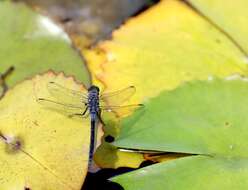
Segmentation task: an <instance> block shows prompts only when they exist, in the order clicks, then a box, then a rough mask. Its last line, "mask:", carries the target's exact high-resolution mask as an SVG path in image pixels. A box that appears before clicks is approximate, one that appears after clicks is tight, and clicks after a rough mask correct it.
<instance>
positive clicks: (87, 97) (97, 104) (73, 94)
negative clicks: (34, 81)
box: [37, 81, 143, 165]
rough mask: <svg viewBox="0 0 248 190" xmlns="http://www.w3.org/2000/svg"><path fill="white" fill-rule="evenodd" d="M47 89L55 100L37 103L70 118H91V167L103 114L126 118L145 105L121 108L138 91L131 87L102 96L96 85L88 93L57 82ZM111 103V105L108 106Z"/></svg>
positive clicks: (39, 99) (40, 99)
mask: <svg viewBox="0 0 248 190" xmlns="http://www.w3.org/2000/svg"><path fill="white" fill-rule="evenodd" d="M47 89H48V92H49V93H50V95H51V96H52V97H53V98H55V100H52V99H46V98H38V99H37V101H38V102H39V103H40V104H43V105H44V106H46V107H49V108H51V109H54V110H56V111H59V112H62V113H63V114H65V115H67V116H69V117H74V116H79V117H81V118H87V117H88V116H90V122H91V123H90V124H91V137H90V150H89V165H91V163H92V161H93V154H94V151H95V139H96V124H97V122H101V123H102V124H104V122H103V120H102V118H101V112H102V111H107V112H114V113H120V114H122V116H124V115H128V114H129V113H131V111H132V110H134V109H137V108H140V107H143V104H133V105H125V106H121V105H122V104H123V103H124V102H126V101H127V100H129V98H130V97H131V96H132V95H133V94H134V93H135V91H136V89H135V87H134V86H129V87H127V88H124V89H121V90H118V91H114V92H109V93H103V94H100V89H99V88H98V87H97V86H95V85H92V86H90V87H89V88H88V90H87V92H81V91H77V90H72V89H68V88H66V87H64V86H62V85H60V84H58V83H56V82H53V81H51V82H49V83H48V84H47ZM110 103H111V105H108V104H110Z"/></svg>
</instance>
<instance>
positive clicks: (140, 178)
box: [113, 156, 248, 190]
mask: <svg viewBox="0 0 248 190" xmlns="http://www.w3.org/2000/svg"><path fill="white" fill-rule="evenodd" d="M247 176H248V162H247V160H246V159H236V160H232V159H231V160H229V159H226V158H224V159H222V158H214V159H213V158H211V157H207V156H193V157H186V158H180V159H177V160H174V161H169V162H166V163H164V162H163V163H160V164H155V165H153V166H150V167H145V168H142V169H139V170H137V171H134V172H129V173H128V174H124V175H122V176H118V177H116V178H114V179H113V181H115V182H118V183H121V184H122V185H123V187H124V188H125V190H131V189H132V190H134V189H135V190H136V189H143V190H147V189H155V190H164V189H166V190H175V189H176V190H185V189H190V190H199V189H201V190H210V189H216V190H217V189H226V190H232V189H236V190H238V189H240V190H242V189H247V187H248V182H247V180H246V179H247Z"/></svg>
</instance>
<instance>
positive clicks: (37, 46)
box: [0, 1, 90, 86]
mask: <svg viewBox="0 0 248 190" xmlns="http://www.w3.org/2000/svg"><path fill="white" fill-rule="evenodd" d="M0 23H1V30H0V41H1V45H0V65H1V69H0V72H4V71H5V70H7V69H8V68H9V67H10V66H14V67H15V72H14V74H13V75H12V76H11V77H10V78H9V79H8V81H7V84H8V85H10V86H13V85H14V84H16V83H17V82H20V81H22V80H23V79H25V78H28V77H31V76H34V75H35V74H37V73H41V72H44V71H47V70H51V69H52V70H54V71H56V72H58V71H63V72H65V74H66V75H74V76H75V77H76V78H77V79H78V80H79V81H81V82H84V84H85V85H86V86H88V85H89V84H90V77H89V73H88V71H87V69H86V67H85V65H84V64H83V62H82V59H81V57H80V55H79V54H78V52H76V51H75V50H74V49H73V48H72V47H71V46H72V44H71V41H70V39H69V37H68V36H67V34H66V33H64V31H63V30H62V29H61V28H60V27H59V26H57V25H56V24H55V23H53V22H52V21H51V20H50V19H49V18H47V17H45V16H42V15H39V14H37V13H34V12H33V11H31V10H30V9H29V8H28V7H26V6H25V5H24V4H14V3H11V2H8V1H4V2H3V1H1V2H0Z"/></svg>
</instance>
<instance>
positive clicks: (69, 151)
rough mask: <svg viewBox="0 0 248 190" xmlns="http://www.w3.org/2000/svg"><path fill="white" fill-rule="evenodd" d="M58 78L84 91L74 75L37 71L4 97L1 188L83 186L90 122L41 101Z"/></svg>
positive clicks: (0, 128) (0, 137)
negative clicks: (65, 75)
mask: <svg viewBox="0 0 248 190" xmlns="http://www.w3.org/2000/svg"><path fill="white" fill-rule="evenodd" d="M50 81H55V82H57V83H60V84H63V85H64V86H66V87H68V88H72V89H75V90H81V89H82V90H83V88H82V86H80V85H78V84H76V83H75V82H74V80H73V79H72V78H65V77H64V76H63V75H59V76H57V77H56V76H55V75H54V74H52V73H48V74H45V75H42V76H41V75H40V76H36V77H35V78H33V79H30V80H26V81H24V82H22V83H19V84H18V85H16V86H15V87H14V88H13V89H11V90H9V91H8V92H7V94H6V96H5V97H4V98H3V99H2V100H1V101H0V123H1V126H0V152H1V158H0V167H1V171H0V179H1V180H0V189H24V188H25V187H26V188H29V189H36V190H50V189H60V190H63V189H64V190H69V189H71V190H79V189H80V188H81V185H82V183H83V181H84V178H85V175H86V172H87V167H88V152H89V137H90V125H89V120H87V119H84V120H83V119H78V120H77V119H72V118H68V117H66V116H64V115H62V114H59V113H57V112H54V111H52V110H50V109H47V108H45V107H43V106H41V105H40V104H38V103H37V102H36V99H37V97H38V96H39V97H48V95H49V93H48V91H47V83H48V82H50Z"/></svg>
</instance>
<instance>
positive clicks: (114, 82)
mask: <svg viewBox="0 0 248 190" xmlns="http://www.w3.org/2000/svg"><path fill="white" fill-rule="evenodd" d="M85 55H86V59H87V61H88V65H89V67H90V70H91V72H92V73H93V74H95V79H94V81H96V80H100V81H101V82H102V83H103V84H104V85H105V87H106V89H107V90H114V89H119V88H121V87H125V86H129V85H134V86H136V88H137V93H136V96H135V98H133V101H132V103H135V102H143V101H145V100H146V99H147V98H150V97H153V96H156V95H157V94H159V93H160V92H161V91H163V90H171V89H174V88H176V87H177V86H178V85H179V84H180V83H182V82H185V81H190V80H194V79H203V80H205V79H208V78H211V76H218V77H223V76H228V75H230V74H234V73H235V74H236V73H239V74H244V75H246V73H247V64H246V56H245V54H243V53H242V52H241V51H240V49H239V48H238V47H237V46H236V45H235V44H234V43H233V42H232V41H231V40H230V39H229V38H228V37H227V36H226V35H225V34H223V33H222V32H221V31H220V30H219V29H217V28H216V27H215V26H214V25H212V24H211V23H210V22H208V21H207V20H205V19H204V18H203V17H202V16H200V15H198V14H197V13H196V12H195V11H194V10H192V9H191V8H190V7H189V6H187V5H186V4H185V3H184V2H182V1H177V0H165V1H161V2H160V3H158V4H157V5H156V6H154V7H152V8H151V9H149V10H147V11H145V12H144V13H143V14H141V15H139V16H137V17H134V18H133V19H130V20H129V21H128V22H127V23H126V24H125V25H124V26H122V27H121V28H120V29H119V30H117V31H115V32H114V33H113V38H112V40H109V41H105V42H102V43H100V44H99V45H98V46H97V47H96V48H95V49H93V50H91V51H88V52H86V53H85ZM93 61H94V63H93ZM95 71H96V72H97V73H96V72H95Z"/></svg>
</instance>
